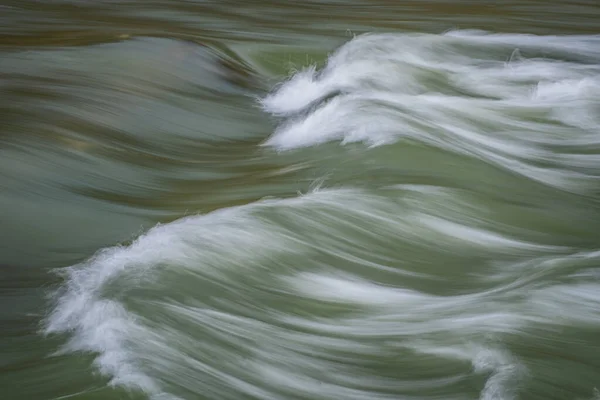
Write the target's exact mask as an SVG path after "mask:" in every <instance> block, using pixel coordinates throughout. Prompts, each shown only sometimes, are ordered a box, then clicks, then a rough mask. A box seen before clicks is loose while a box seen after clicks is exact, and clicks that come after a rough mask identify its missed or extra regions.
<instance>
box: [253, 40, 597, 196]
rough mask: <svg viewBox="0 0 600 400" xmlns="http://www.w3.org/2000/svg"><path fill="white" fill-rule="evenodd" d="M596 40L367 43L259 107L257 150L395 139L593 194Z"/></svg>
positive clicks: (345, 49) (296, 78)
mask: <svg viewBox="0 0 600 400" xmlns="http://www.w3.org/2000/svg"><path fill="white" fill-rule="evenodd" d="M599 48H600V36H565V37H557V36H551V37H549V36H531V35H508V34H489V33H486V32H478V31H458V32H449V33H446V34H444V35H425V34H387V35H376V34H368V35H363V36H359V37H356V38H355V39H353V40H351V41H350V42H348V43H347V44H345V45H344V46H342V47H341V48H339V49H338V50H337V51H336V52H334V53H333V54H332V55H331V56H330V58H329V59H328V61H327V63H326V65H325V66H324V68H323V69H322V70H320V71H317V70H316V69H315V67H312V66H311V67H308V68H306V69H304V70H301V71H299V72H298V73H296V74H295V75H293V76H292V77H291V78H290V79H289V80H288V81H287V82H285V83H283V84H282V85H280V86H279V87H278V88H277V89H276V90H275V91H274V92H273V93H271V94H269V95H268V96H266V97H265V98H264V99H262V106H263V109H264V110H265V111H266V112H267V113H270V114H272V115H273V116H275V117H277V118H279V119H280V124H279V127H278V128H277V130H276V132H275V133H274V134H273V135H272V136H271V137H270V138H269V139H268V140H267V141H266V142H265V145H267V146H271V147H274V148H276V149H278V150H291V149H298V148H303V147H310V146H314V145H319V144H322V143H326V142H331V141H339V142H341V143H352V142H363V143H366V144H367V145H369V146H378V145H385V144H391V143H396V142H398V141H400V140H405V141H410V142H418V143H423V144H425V145H428V146H433V147H437V148H440V149H443V150H445V151H451V152H455V153H458V154H463V155H466V156H469V157H475V158H477V159H480V160H483V161H484V162H487V163H492V164H494V165H497V166H500V167H502V168H505V169H507V170H509V171H511V172H514V173H517V174H521V175H524V176H526V177H528V178H530V179H533V180H535V181H538V182H542V183H545V184H548V185H552V186H554V187H560V188H563V189H567V190H573V191H577V190H580V189H582V190H584V189H583V188H584V187H587V188H588V189H589V187H590V186H593V185H596V184H597V181H598V175H599V174H600V167H599V165H600V163H599V162H598V161H599V158H598V155H597V154H595V153H590V152H589V151H587V150H586V149H589V148H590V147H597V146H598V145H599V144H600V137H599V136H598V131H599V130H600V102H599V100H598V99H600V51H599V50H598V49H599Z"/></svg>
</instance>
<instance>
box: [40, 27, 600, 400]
mask: <svg viewBox="0 0 600 400" xmlns="http://www.w3.org/2000/svg"><path fill="white" fill-rule="evenodd" d="M259 103H260V106H261V107H262V109H263V110H264V111H265V112H266V113H268V114H269V115H270V116H271V117H272V118H273V120H274V121H275V122H276V125H277V128H276V129H275V132H274V133H273V134H272V135H271V136H270V137H268V139H266V141H264V142H263V143H262V144H263V145H262V146H259V148H258V149H257V151H261V152H273V153H277V154H282V153H283V154H294V153H297V152H300V154H303V157H307V158H310V157H314V158H315V159H317V160H318V159H319V158H321V157H323V158H324V159H325V158H326V157H327V154H328V153H329V152H331V151H332V150H331V149H333V147H332V146H338V147H339V145H340V144H343V145H344V146H342V147H341V150H336V151H338V153H341V154H342V155H336V156H335V157H338V158H334V162H331V163H328V164H324V165H325V166H326V167H328V168H330V170H327V168H325V167H324V168H321V169H320V174H321V175H320V176H319V177H317V178H316V180H315V184H314V185H313V187H312V190H311V191H309V192H307V193H299V194H298V195H297V196H296V197H286V198H265V199H263V200H260V201H256V202H253V203H250V204H244V205H239V206H234V207H228V208H222V209H219V210H216V211H214V212H210V213H207V214H204V215H193V216H188V217H186V218H183V219H180V220H177V221H175V222H172V223H168V224H162V225H159V226H156V227H154V228H153V229H151V230H150V231H148V232H147V233H144V234H142V235H141V236H140V237H139V238H137V239H136V240H135V241H134V242H133V243H131V244H130V245H126V246H125V245H123V246H116V247H112V248H106V249H103V250H100V251H99V252H98V253H96V254H95V255H94V256H93V257H92V258H90V259H88V260H87V261H85V262H83V263H81V264H78V265H75V266H72V267H69V268H65V269H60V270H59V272H60V273H61V274H62V275H63V276H64V279H65V280H64V284H63V285H62V287H61V289H60V290H58V292H57V293H55V294H54V295H53V298H52V308H51V310H50V311H49V313H48V315H47V317H46V319H45V321H44V332H45V334H47V335H49V336H52V335H55V334H64V335H65V336H66V337H67V341H66V344H65V345H64V347H63V348H62V350H61V352H63V353H78V352H83V353H89V354H93V355H94V368H95V370H96V371H97V372H99V373H100V374H102V375H103V376H106V377H108V378H109V379H110V384H112V385H114V386H115V387H121V388H125V389H127V390H129V391H131V392H132V393H139V394H143V396H145V397H148V398H151V399H153V400H154V399H156V400H158V399H161V400H166V399H169V400H174V399H223V400H225V399H232V400H233V399H331V400H334V399H335V400H338V399H339V400H359V399H361V400H362V399H364V400H366V399H369V400H372V399H411V400H412V399H474V398H479V399H482V400H496V399H498V400H499V399H506V400H509V399H567V398H568V399H581V400H591V399H595V398H598V390H597V389H596V388H597V387H600V347H599V343H600V272H599V269H598V265H599V262H600V236H599V235H598V227H599V226H600V202H599V200H600V191H599V187H600V186H599V178H600V36H594V35H581V36H533V35H519V34H492V33H488V32H481V31H452V32H448V33H445V34H441V35H433V34H369V35H360V36H357V37H355V38H353V39H352V40H350V41H348V42H347V43H346V44H344V45H342V46H341V47H340V48H338V49H337V50H336V51H335V52H333V53H332V54H331V55H330V56H329V57H328V60H327V63H326V65H324V66H323V67H322V68H321V69H317V68H316V67H308V68H305V69H302V70H300V71H298V72H296V73H295V74H293V75H292V76H291V77H290V78H289V79H288V80H286V81H284V82H282V83H281V84H280V85H278V86H277V87H276V88H275V89H274V90H273V91H272V92H271V93H270V94H268V95H267V96H265V97H263V98H261V99H260V100H259ZM313 152H314V153H313ZM338 153H336V154H338ZM342 157H343V158H342ZM339 160H342V161H341V164H340V163H338V161H339ZM340 165H341V166H340ZM359 170H368V171H371V175H369V176H367V177H364V178H362V179H358V180H353V179H350V178H352V176H351V175H352V174H355V173H356V172H355V171H359ZM575 355H576V356H575ZM565 368H567V369H568V368H572V369H574V370H577V371H578V373H577V374H567V373H564V369H565Z"/></svg>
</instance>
